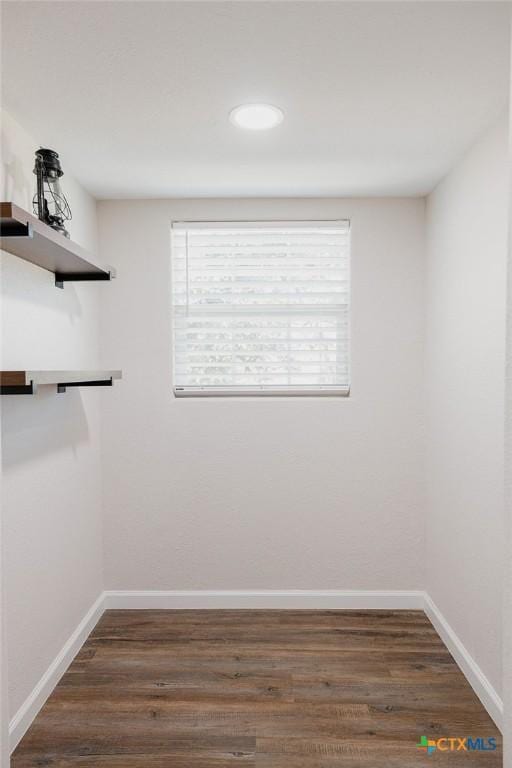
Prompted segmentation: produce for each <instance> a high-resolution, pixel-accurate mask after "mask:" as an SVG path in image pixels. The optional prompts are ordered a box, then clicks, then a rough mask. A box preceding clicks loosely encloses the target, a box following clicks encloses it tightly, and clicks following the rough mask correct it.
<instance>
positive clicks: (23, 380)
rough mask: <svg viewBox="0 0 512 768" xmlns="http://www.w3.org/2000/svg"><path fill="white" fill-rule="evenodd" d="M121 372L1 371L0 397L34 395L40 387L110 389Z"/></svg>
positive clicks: (63, 389) (59, 389)
mask: <svg viewBox="0 0 512 768" xmlns="http://www.w3.org/2000/svg"><path fill="white" fill-rule="evenodd" d="M120 378H122V372H121V371H0V395H33V394H35V392H36V391H37V387H38V386H49V385H53V386H56V387H57V392H65V391H66V388H67V387H110V386H112V384H113V383H114V381H115V380H116V379H120Z"/></svg>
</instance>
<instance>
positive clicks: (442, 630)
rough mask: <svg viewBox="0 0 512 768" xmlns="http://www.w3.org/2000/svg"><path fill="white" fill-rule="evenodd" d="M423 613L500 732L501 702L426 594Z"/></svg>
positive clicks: (501, 727) (501, 720) (501, 724)
mask: <svg viewBox="0 0 512 768" xmlns="http://www.w3.org/2000/svg"><path fill="white" fill-rule="evenodd" d="M424 611H425V613H426V614H427V616H428V618H429V619H430V621H431V622H432V624H433V625H434V628H435V630H436V632H437V634H438V635H439V637H440V638H441V640H442V641H443V643H444V644H445V645H446V647H447V648H448V650H449V651H450V653H451V654H452V656H453V658H454V659H455V661H456V662H457V664H458V666H459V668H460V669H461V671H462V672H463V674H464V676H465V678H466V680H467V681H468V683H469V684H470V686H471V687H472V688H473V690H474V692H475V693H476V695H477V696H478V698H479V699H480V701H481V702H482V704H483V705H484V707H485V709H486V710H487V712H488V713H489V715H490V716H491V717H492V719H493V720H494V722H495V723H496V725H497V726H498V728H499V729H500V731H501V730H502V729H503V701H502V700H501V698H500V696H499V695H498V693H497V691H496V690H495V689H494V687H493V686H492V685H491V683H490V681H489V680H488V679H487V677H486V676H485V675H484V673H483V672H482V670H481V669H480V667H479V666H478V664H477V663H476V661H475V660H474V658H473V657H472V656H471V654H470V653H469V651H468V650H467V648H466V647H465V646H464V644H463V643H462V641H461V640H460V638H459V637H458V635H456V633H455V631H454V630H453V629H452V627H451V626H450V624H449V623H448V622H447V620H446V619H445V617H444V616H443V614H442V613H441V611H440V610H439V608H438V607H437V605H436V604H435V603H434V601H433V600H432V598H431V597H430V596H429V595H428V594H427V593H425V602H424Z"/></svg>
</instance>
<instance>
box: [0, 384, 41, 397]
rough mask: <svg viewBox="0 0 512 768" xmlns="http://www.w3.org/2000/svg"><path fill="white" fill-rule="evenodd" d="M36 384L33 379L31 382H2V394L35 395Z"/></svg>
mask: <svg viewBox="0 0 512 768" xmlns="http://www.w3.org/2000/svg"><path fill="white" fill-rule="evenodd" d="M35 392H36V386H35V384H34V382H33V381H31V382H30V384H2V385H0V395H34V394H35Z"/></svg>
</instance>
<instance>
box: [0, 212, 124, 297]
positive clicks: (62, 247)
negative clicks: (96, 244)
mask: <svg viewBox="0 0 512 768" xmlns="http://www.w3.org/2000/svg"><path fill="white" fill-rule="evenodd" d="M0 247H1V249H2V250H4V251H8V253H12V254H14V255H15V256H18V257H19V258H20V259H25V261H30V262H31V263H32V264H37V266H39V267H42V268H43V269H47V270H48V271H49V272H53V273H54V274H55V285H56V286H58V287H59V288H63V287H64V283H65V282H68V281H70V280H111V279H112V278H113V277H115V270H114V269H113V268H111V267H108V266H104V265H101V264H100V263H99V262H98V261H97V260H96V259H95V258H94V257H93V256H91V254H90V253H88V252H87V251H86V250H85V249H84V248H82V247H81V246H80V245H77V243H73V242H72V241H71V240H68V239H67V237H64V235H62V234H61V233H60V232H56V231H55V230H54V229H52V228H51V227H49V226H48V225H47V224H45V223H44V222H42V221H39V219H38V218H36V216H32V214H30V213H27V211H24V210H23V209H22V208H19V207H18V206H17V205H15V204H14V203H0Z"/></svg>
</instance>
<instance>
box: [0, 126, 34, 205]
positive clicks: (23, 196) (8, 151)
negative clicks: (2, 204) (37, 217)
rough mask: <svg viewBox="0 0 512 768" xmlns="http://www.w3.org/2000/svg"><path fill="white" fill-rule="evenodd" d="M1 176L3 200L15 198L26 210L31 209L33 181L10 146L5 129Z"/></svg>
mask: <svg viewBox="0 0 512 768" xmlns="http://www.w3.org/2000/svg"><path fill="white" fill-rule="evenodd" d="M2 176H3V188H4V197H3V198H2V199H3V200H16V201H18V204H19V205H21V206H22V207H25V208H26V209H27V210H28V211H31V210H32V196H33V194H34V186H35V183H34V181H33V179H29V178H28V177H27V174H26V169H25V167H24V164H23V162H22V161H21V159H20V156H19V155H18V154H17V153H16V149H15V148H14V147H13V146H11V142H10V141H9V138H8V136H7V135H6V132H5V131H2Z"/></svg>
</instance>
